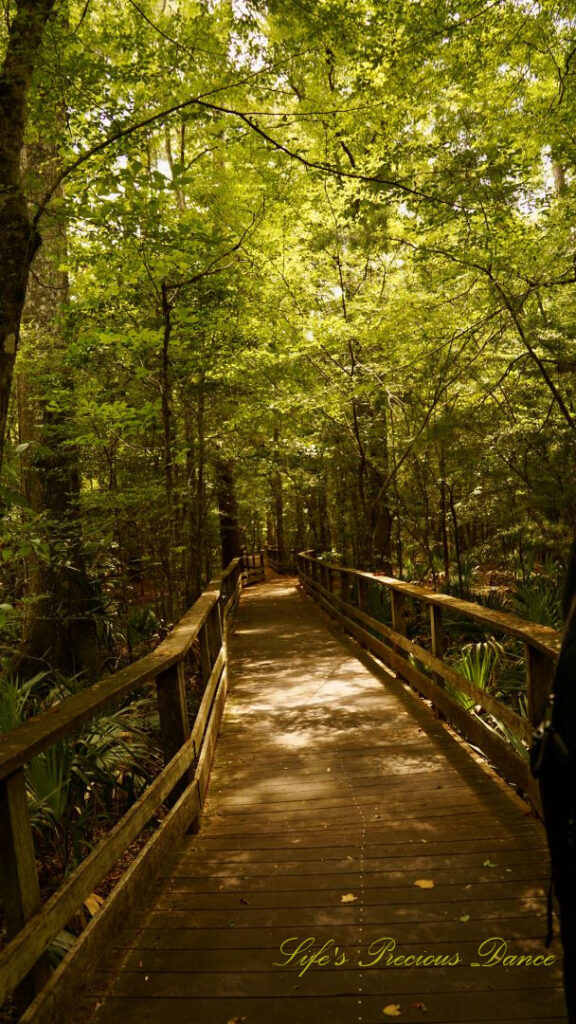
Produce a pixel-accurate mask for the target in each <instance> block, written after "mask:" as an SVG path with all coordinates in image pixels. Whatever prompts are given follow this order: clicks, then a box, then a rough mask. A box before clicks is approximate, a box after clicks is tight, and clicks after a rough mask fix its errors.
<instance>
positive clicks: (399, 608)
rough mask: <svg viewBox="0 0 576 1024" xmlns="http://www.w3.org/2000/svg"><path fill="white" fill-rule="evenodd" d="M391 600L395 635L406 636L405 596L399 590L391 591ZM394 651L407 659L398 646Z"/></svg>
mask: <svg viewBox="0 0 576 1024" xmlns="http://www.w3.org/2000/svg"><path fill="white" fill-rule="evenodd" d="M390 600H391V605H392V629H393V630H394V632H395V633H400V635H401V636H406V634H407V628H406V599H405V597H404V594H401V593H399V592H398V591H397V590H391V591H390ZM394 649H395V651H396V652H397V653H398V654H400V655H401V657H403V658H405V657H406V654H405V652H404V651H403V650H402V648H401V647H399V646H398V645H397V644H395V645H394Z"/></svg>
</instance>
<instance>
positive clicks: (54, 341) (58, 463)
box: [18, 144, 100, 680]
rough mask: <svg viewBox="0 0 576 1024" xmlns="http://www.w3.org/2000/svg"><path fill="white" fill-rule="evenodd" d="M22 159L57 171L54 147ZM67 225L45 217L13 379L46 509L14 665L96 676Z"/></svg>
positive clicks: (32, 484) (33, 483)
mask: <svg viewBox="0 0 576 1024" xmlns="http://www.w3.org/2000/svg"><path fill="white" fill-rule="evenodd" d="M26 159H27V162H28V163H29V164H31V165H33V166H34V168H35V169H36V173H37V175H38V176H39V182H40V184H41V185H42V183H43V181H45V180H47V179H48V177H49V176H50V177H51V175H52V174H53V173H54V171H55V158H54V155H53V153H49V152H47V151H46V149H45V148H44V146H43V145H38V144H36V145H33V146H30V147H28V149H27V152H26ZM66 248H67V240H66V227H65V224H63V223H62V222H58V221H51V222H50V225H49V227H47V229H46V232H45V236H44V244H43V246H42V250H41V251H40V253H39V255H38V257H37V260H36V263H35V266H34V271H33V272H32V274H31V276H30V281H29V287H28V293H27V300H26V304H25V307H24V311H23V321H24V323H25V324H26V328H27V333H28V335H29V343H30V345H31V347H32V357H29V363H30V369H29V371H28V373H27V379H26V381H25V382H24V381H23V380H21V381H20V382H19V391H20V395H19V398H20V401H19V403H18V404H19V411H20V415H21V422H20V437H21V440H22V441H29V442H30V448H29V450H28V453H27V455H28V457H27V458H26V461H25V466H24V488H25V493H26V496H27V498H28V501H29V503H30V505H31V507H32V508H33V509H34V511H35V512H38V513H40V514H42V515H43V516H44V517H45V520H46V525H47V527H48V530H49V549H50V551H49V556H48V558H47V559H42V558H37V559H36V560H35V562H34V565H33V567H32V571H31V574H30V579H29V583H28V592H27V597H28V601H27V602H26V609H27V615H26V618H25V621H24V632H23V640H22V649H21V652H20V655H19V659H18V663H19V667H20V668H21V669H22V668H23V669H24V670H25V671H26V670H28V669H30V670H32V671H37V670H38V667H39V665H42V664H48V665H49V666H50V668H51V669H57V670H58V671H60V672H62V673H64V674H65V675H75V674H77V673H81V674H82V675H83V676H84V678H85V679H86V680H93V679H94V678H97V676H98V672H99V663H100V648H99V643H98V637H97V630H96V623H95V619H94V616H93V614H92V613H93V610H94V609H93V604H94V602H93V598H92V593H91V585H90V580H89V578H88V575H87V571H86V559H85V554H84V547H83V540H82V529H81V523H80V483H81V481H80V470H79V465H78V453H77V450H76V448H75V446H74V445H73V443H72V432H71V421H73V415H74V394H73V384H72V381H71V379H70V375H69V372H68V370H67V369H66V366H65V361H64V349H65V337H64V332H65V327H64V323H63V313H62V310H63V306H64V305H65V304H66V303H67V302H68V297H69V296H68V275H67V273H66V271H63V270H59V269H57V268H58V267H59V266H61V265H62V263H63V262H64V260H65V258H66Z"/></svg>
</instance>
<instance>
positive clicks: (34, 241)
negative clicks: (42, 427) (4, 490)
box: [0, 0, 55, 470]
mask: <svg viewBox="0 0 576 1024" xmlns="http://www.w3.org/2000/svg"><path fill="white" fill-rule="evenodd" d="M54 6H55V0H19V2H18V4H17V6H16V14H15V16H14V18H13V20H12V22H11V25H10V30H9V36H8V43H7V46H6V51H5V56H4V62H3V64H2V69H1V70H0V281H1V282H2V287H1V289H0V470H1V469H2V455H3V451H4V441H5V436H6V421H7V417H8V403H9V400H10V391H11V388H12V377H13V373H14V362H15V359H16V352H17V350H18V343H19V340H20V324H21V320H22V311H23V309H24V301H25V298H26V288H27V285H28V276H29V273H30V267H31V265H32V260H33V259H34V254H35V252H36V250H37V248H38V245H39V242H40V238H39V235H38V233H37V231H36V228H35V226H34V224H33V223H32V221H31V219H30V216H29V212H28V207H27V203H26V200H25V198H24V194H23V191H22V172H21V167H20V157H21V153H22V147H23V145H24V133H25V128H26V119H27V106H28V93H29V91H30V83H31V81H32V73H33V71H34V66H35V61H36V57H37V53H38V49H39V47H40V45H41V42H42V36H43V33H44V28H45V26H46V22H47V20H48V17H49V16H50V13H51V12H52V10H53V8H54Z"/></svg>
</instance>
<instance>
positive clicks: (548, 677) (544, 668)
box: [524, 644, 554, 726]
mask: <svg viewBox="0 0 576 1024" xmlns="http://www.w3.org/2000/svg"><path fill="white" fill-rule="evenodd" d="M524 646H525V650H526V686H527V690H528V718H529V720H530V722H531V723H532V725H534V726H537V725H539V724H540V722H541V721H542V719H543V717H544V711H545V709H546V701H547V698H548V694H549V693H550V690H551V688H552V678H553V675H554V662H553V661H552V658H550V657H549V656H548V655H547V654H543V653H542V651H539V650H538V648H537V647H532V645H531V644H525V645H524Z"/></svg>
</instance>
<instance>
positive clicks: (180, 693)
mask: <svg viewBox="0 0 576 1024" xmlns="http://www.w3.org/2000/svg"><path fill="white" fill-rule="evenodd" d="M156 695H157V697H158V711H159V714H160V742H161V744H162V752H163V754H164V761H165V763H166V764H168V761H170V760H171V758H173V757H174V754H177V753H178V751H179V750H180V747H181V746H183V744H184V743H185V742H186V740H187V739H188V737H189V736H190V720H189V718H188V707H187V704H186V683H185V680H184V663H183V662H182V661H178V662H176V664H175V665H172V666H171V667H170V668H168V669H166V671H165V672H161V673H160V675H159V676H157V678H156Z"/></svg>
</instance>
